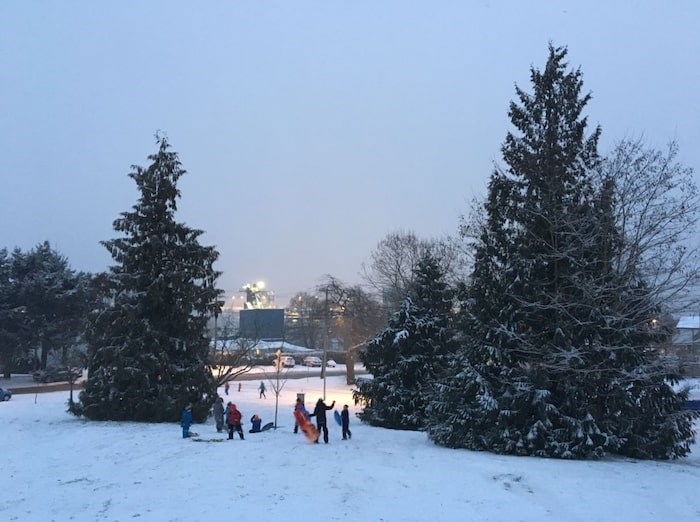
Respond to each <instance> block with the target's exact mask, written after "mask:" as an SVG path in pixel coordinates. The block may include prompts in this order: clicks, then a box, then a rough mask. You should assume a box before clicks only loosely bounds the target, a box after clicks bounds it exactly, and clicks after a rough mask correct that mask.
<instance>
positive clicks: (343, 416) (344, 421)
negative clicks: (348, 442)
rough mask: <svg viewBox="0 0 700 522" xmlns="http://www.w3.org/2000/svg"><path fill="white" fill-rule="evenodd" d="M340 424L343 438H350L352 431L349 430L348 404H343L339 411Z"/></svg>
mask: <svg viewBox="0 0 700 522" xmlns="http://www.w3.org/2000/svg"><path fill="white" fill-rule="evenodd" d="M340 425H341V427H342V428H343V440H345V439H346V438H347V439H351V438H352V432H351V431H350V410H348V405H347V404H346V405H345V406H343V409H342V410H341V412H340Z"/></svg>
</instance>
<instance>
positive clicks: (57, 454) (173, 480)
mask: <svg viewBox="0 0 700 522" xmlns="http://www.w3.org/2000/svg"><path fill="white" fill-rule="evenodd" d="M258 385H259V382H258V381H246V382H243V383H242V390H241V391H240V392H238V391H237V385H234V386H232V387H231V391H230V392H229V397H228V399H230V400H233V401H234V402H235V403H236V404H237V405H238V406H239V409H240V410H241V411H242V412H243V414H244V419H245V420H246V421H247V420H249V419H250V416H251V415H252V414H253V413H258V414H259V415H261V417H262V418H263V423H266V422H268V421H271V420H272V419H273V416H274V404H275V400H274V397H273V394H272V392H271V389H270V386H269V385H268V392H267V395H268V398H267V399H259V398H258V391H257V387H258ZM326 385H327V396H328V402H329V403H330V401H332V400H334V399H335V400H336V407H339V406H340V407H342V405H343V404H349V405H350V406H351V409H352V408H353V404H352V400H351V394H350V387H348V386H346V385H345V384H344V378H343V377H330V378H329V379H328V380H327V384H326ZM322 390H323V384H322V381H321V379H319V378H318V377H306V378H300V379H289V380H288V381H287V382H286V386H285V388H284V390H283V392H282V395H281V398H280V414H279V424H280V425H281V427H280V429H278V430H277V431H270V432H266V433H262V434H248V433H247V430H248V428H249V427H250V425H249V424H247V425H246V426H245V429H246V440H244V441H240V440H238V439H236V440H233V441H228V440H225V441H223V442H209V443H203V442H193V441H191V440H187V439H182V438H181V430H180V427H179V426H178V425H176V424H136V423H116V422H87V421H85V420H81V419H76V418H74V417H72V416H70V415H68V414H67V413H65V404H66V400H67V398H68V392H52V393H44V394H36V395H34V394H31V395H15V396H14V397H13V398H12V400H11V401H9V402H5V403H0V420H1V421H2V424H3V437H2V439H3V443H2V450H1V451H2V453H1V455H2V458H1V460H0V461H1V462H2V467H1V468H0V469H2V487H1V488H0V520H3V521H14V520H17V521H41V522H45V521H50V520H55V521H67V520H75V521H98V520H107V521H126V520H144V521H152V520H153V521H198V520H207V521H210V520H240V521H245V522H258V521H277V520H280V521H281V520H284V521H285V522H287V521H295V520H304V521H305V522H312V521H321V520H323V521H327V520H331V521H332V520H353V521H355V520H362V521H432V520H440V521H465V520H468V521H506V520H507V521H509V522H512V521H513V522H514V521H532V522H542V521H552V522H562V521H581V522H595V521H614V522H626V521H629V522H632V521H634V522H644V521H662V520H663V521H674V522H676V521H677V522H681V521H691V520H700V495H698V487H699V485H700V447H699V446H698V445H696V446H695V447H694V453H693V454H692V455H691V456H690V457H688V458H686V459H683V460H680V461H675V462H637V461H631V460H625V459H608V460H606V461H603V462H578V461H574V462H568V461H560V460H547V459H535V458H517V457H504V456H497V455H491V454H488V453H476V452H471V451H463V450H448V449H443V448H439V447H436V446H435V445H433V444H432V443H431V442H429V441H428V440H427V438H426V436H425V435H424V434H422V433H412V432H402V431H392V430H385V429H378V428H371V427H368V426H364V425H361V424H360V423H359V421H357V420H356V419H354V418H353V419H352V420H351V429H352V434H353V437H352V439H351V440H349V441H343V440H341V436H340V427H338V426H337V425H336V424H335V423H334V421H333V418H332V416H329V426H330V428H331V435H330V443H329V444H328V445H325V444H323V443H321V444H316V445H312V444H309V443H308V442H307V441H306V440H305V439H304V437H303V435H301V434H297V435H294V434H293V433H292V427H293V419H292V414H291V410H292V405H293V403H294V399H295V397H296V394H297V393H298V392H304V393H306V402H307V405H308V406H312V405H313V404H314V403H315V401H316V400H317V399H318V397H319V396H320V395H321V394H322ZM220 393H221V395H222V396H224V393H223V390H220ZM696 395H697V392H696ZM225 399H226V397H225ZM329 413H330V412H329ZM193 429H194V431H197V432H199V433H200V435H201V436H203V437H205V438H217V437H220V435H219V434H217V433H216V430H215V429H214V426H213V424H212V423H211V422H210V423H208V424H204V425H195V426H194V427H193Z"/></svg>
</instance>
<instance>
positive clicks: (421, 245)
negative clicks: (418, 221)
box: [362, 230, 465, 313]
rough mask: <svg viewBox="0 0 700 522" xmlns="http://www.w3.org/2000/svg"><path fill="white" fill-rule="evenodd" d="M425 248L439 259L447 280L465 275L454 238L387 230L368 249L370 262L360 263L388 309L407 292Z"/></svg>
mask: <svg viewBox="0 0 700 522" xmlns="http://www.w3.org/2000/svg"><path fill="white" fill-rule="evenodd" d="M428 252H429V253H431V254H432V255H433V256H434V257H435V259H438V260H439V262H440V264H441V266H442V267H443V268H444V269H445V273H446V274H447V277H448V280H450V282H452V283H455V282H456V281H458V280H463V279H464V275H463V274H464V273H465V272H464V271H463V270H464V269H465V263H464V259H463V253H462V251H461V249H460V248H459V246H458V245H457V243H456V242H455V241H454V240H453V239H451V238H446V239H422V238H419V237H418V236H417V235H416V234H415V233H414V232H405V231H402V230H399V231H396V232H391V233H389V234H387V236H386V237H385V238H384V239H382V240H381V241H380V242H379V243H378V244H377V246H376V248H375V249H374V251H373V252H372V253H371V255H370V261H369V264H364V263H363V265H362V276H363V278H364V280H365V281H366V282H367V284H368V285H369V286H370V287H371V288H372V289H374V290H375V291H376V292H377V293H378V295H380V296H381V298H382V301H383V303H384V306H386V308H387V310H388V311H389V313H391V312H393V311H395V310H397V309H398V308H399V306H400V305H401V302H402V301H403V300H404V299H405V298H406V297H407V296H408V294H409V291H410V287H411V285H412V284H413V283H414V275H413V272H414V269H415V268H416V266H418V261H419V260H420V259H421V258H422V256H423V255H425V254H426V253H428Z"/></svg>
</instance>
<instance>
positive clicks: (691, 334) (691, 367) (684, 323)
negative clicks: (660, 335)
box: [672, 315, 700, 377]
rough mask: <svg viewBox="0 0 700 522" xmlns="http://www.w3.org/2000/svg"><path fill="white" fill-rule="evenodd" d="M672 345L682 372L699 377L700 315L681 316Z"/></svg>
mask: <svg viewBox="0 0 700 522" xmlns="http://www.w3.org/2000/svg"><path fill="white" fill-rule="evenodd" d="M672 346H673V350H672V351H673V354H674V355H675V356H676V357H678V362H679V363H680V366H681V370H682V372H683V373H684V374H685V375H687V376H689V377H700V315H684V316H681V318H680V319H679V320H678V323H676V333H675V334H674V335H673V345H672Z"/></svg>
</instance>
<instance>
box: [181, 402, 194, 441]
mask: <svg viewBox="0 0 700 522" xmlns="http://www.w3.org/2000/svg"><path fill="white" fill-rule="evenodd" d="M191 425H192V405H191V404H188V405H187V406H185V409H184V410H182V415H181V416H180V426H182V438H183V439H186V438H187V437H189V436H190V426H191Z"/></svg>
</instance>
